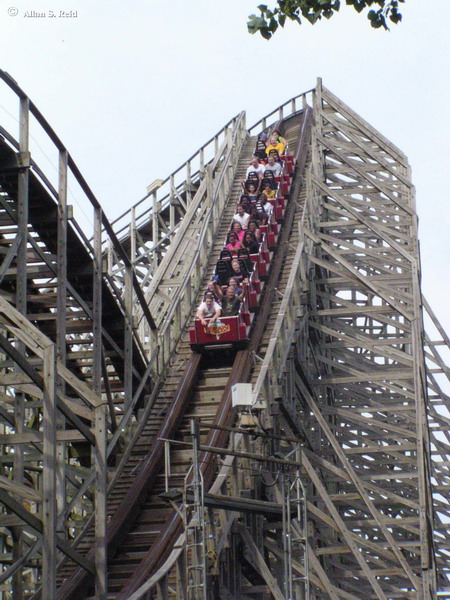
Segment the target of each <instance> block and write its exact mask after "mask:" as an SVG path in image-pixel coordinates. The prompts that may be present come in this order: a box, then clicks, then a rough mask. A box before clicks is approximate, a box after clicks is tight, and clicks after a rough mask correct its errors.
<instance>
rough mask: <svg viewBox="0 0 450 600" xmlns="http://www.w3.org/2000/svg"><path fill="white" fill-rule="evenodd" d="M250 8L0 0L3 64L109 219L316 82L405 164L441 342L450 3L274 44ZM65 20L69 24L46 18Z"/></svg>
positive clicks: (447, 254) (352, 18)
mask: <svg viewBox="0 0 450 600" xmlns="http://www.w3.org/2000/svg"><path fill="white" fill-rule="evenodd" d="M256 5H257V2H256V0H227V1H222V2H214V0H194V1H192V2H181V1H180V0H175V1H172V2H170V3H169V2H167V1H164V0H147V1H143V0H134V1H133V2H129V3H127V4H126V3H125V2H123V0H120V1H118V0H110V1H108V2H106V1H105V0H97V1H92V0H89V1H87V0H54V1H53V2H48V1H45V0H0V25H1V37H0V53H1V56H2V61H1V63H2V64H1V65H0V67H1V68H3V69H4V70H6V71H8V72H9V73H10V75H11V76H12V77H14V78H15V79H16V81H17V82H18V83H19V85H20V86H21V87H22V88H23V89H24V90H25V91H26V92H27V93H28V94H29V96H30V97H31V99H32V100H33V101H34V103H35V104H36V105H37V106H38V108H39V109H40V110H41V111H42V113H43V114H44V116H45V117H46V118H47V119H48V121H49V122H50V123H51V125H52V126H53V128H54V129H55V131H56V132H57V133H58V135H59V136H60V137H61V139H62V140H63V142H64V143H65V144H66V146H67V147H68V149H69V151H70V152H71V154H72V156H73V158H74V159H75V161H76V162H77V163H78V166H79V167H80V169H81V171H82V173H83V174H84V176H85V178H86V179H87V181H88V183H89V184H90V186H91V188H92V189H93V191H94V193H95V194H96V196H97V197H98V199H99V200H100V202H101V203H102V205H103V206H104V208H105V211H106V213H107V215H108V216H109V217H110V218H111V219H112V218H114V217H115V216H117V215H118V214H120V213H121V212H122V211H123V210H125V209H126V208H127V207H129V206H130V205H132V204H134V203H135V202H136V201H138V200H139V199H140V198H142V197H143V196H144V195H145V190H146V186H147V185H148V184H149V183H150V182H152V181H153V180H154V179H156V178H165V177H166V176H167V175H168V174H169V173H170V172H171V171H173V170H175V168H177V167H178V166H179V165H180V164H181V163H183V162H184V161H185V159H187V158H188V157H189V156H190V155H191V154H193V153H194V152H195V151H196V150H197V148H198V147H199V146H200V145H201V144H202V143H204V142H205V141H207V140H208V139H209V138H210V137H212V136H213V135H214V134H215V133H216V131H218V130H219V129H220V128H221V127H222V126H223V125H224V124H225V123H226V121H228V120H229V119H230V118H231V117H233V116H234V115H235V114H237V113H238V112H240V111H241V110H246V111H247V123H248V125H251V124H253V123H254V122H255V121H257V120H258V119H259V118H260V117H262V116H263V115H265V114H266V113H268V112H270V111H271V110H272V109H273V108H275V107H276V106H278V105H279V104H281V103H283V102H284V101H285V100H287V99H289V98H290V97H292V96H295V95H297V94H299V93H300V92H302V91H305V90H308V89H310V88H312V87H314V85H315V82H316V78H317V77H318V76H320V77H322V78H323V82H324V85H325V86H326V87H328V88H329V89H330V90H331V91H332V92H333V93H335V94H336V95H337V96H339V98H341V99H342V100H343V101H344V102H346V103H347V104H348V105H350V107H352V108H353V109H354V110H355V111H356V112H358V113H359V114H360V115H361V116H363V117H364V118H365V119H366V120H367V121H369V123H371V124H372V125H373V126H374V127H376V128H377V129H378V130H379V131H381V132H382V133H383V134H384V135H385V136H386V137H388V138H389V139H390V140H391V141H392V142H394V143H395V144H396V145H397V146H399V147H400V148H401V149H402V150H403V151H404V152H405V153H406V154H407V156H408V158H409V161H410V163H411V165H412V174H413V175H412V176H413V182H414V183H415V185H416V187H417V210H418V213H419V218H420V239H421V251H422V263H423V264H422V267H423V269H422V270H423V289H424V292H425V294H426V296H427V297H428V298H429V300H430V302H431V303H432V306H433V307H434V309H435V311H436V312H437V313H438V315H439V318H440V319H441V320H442V322H443V323H445V324H446V328H447V331H449V330H450V317H449V312H450V311H448V303H449V294H450V284H449V281H448V279H449V267H448V265H449V259H450V242H449V238H450V233H449V232H450V210H449V207H448V202H449V198H448V188H447V181H446V180H447V174H448V172H449V156H450V151H449V150H450V116H449V100H450V98H449V89H450V68H449V67H450V65H449V63H450V48H449V45H450V43H449V35H448V23H449V22H450V2H449V1H448V0H433V2H430V1H429V0H406V3H405V4H404V5H403V7H402V8H403V15H404V20H403V23H402V24H400V25H398V26H393V27H392V29H391V31H390V32H383V31H381V30H378V31H374V30H372V29H371V28H370V26H369V24H368V22H367V20H366V18H365V17H363V16H360V15H356V14H355V13H354V11H353V10H352V9H350V8H347V7H345V6H344V7H343V8H342V11H341V14H339V15H338V16H335V17H333V18H332V19H331V20H330V21H326V22H322V23H319V24H317V25H316V26H314V27H312V26H310V25H309V24H307V23H306V24H305V25H303V26H302V27H298V26H296V25H295V24H289V25H287V26H286V28H285V29H284V30H282V31H280V32H279V33H277V34H276V35H275V38H274V39H273V40H272V41H269V42H268V41H265V40H263V39H262V38H261V37H260V36H250V35H249V34H248V33H247V28H246V20H247V16H248V15H249V14H250V13H252V12H254V11H255V9H256ZM269 5H270V3H269ZM11 9H13V10H11ZM15 9H16V10H15ZM60 10H64V11H66V13H68V14H70V11H76V16H72V17H70V16H68V17H59V16H57V17H55V18H51V17H49V16H48V15H49V11H53V12H54V13H55V14H57V15H59V11H60ZM31 11H35V12H37V13H46V14H47V16H46V17H41V18H38V17H32V16H30V17H26V16H25V12H28V13H30V12H31ZM425 11H426V12H425ZM15 12H17V13H18V14H17V15H16V16H10V14H11V13H12V14H14V13H15ZM2 89H3V88H2ZM3 109H6V110H8V111H9V112H11V110H10V106H9V104H8V100H7V99H6V98H2V97H1V96H0V124H2V125H3V124H4V123H6V122H7V121H8V119H9V116H8V115H7V113H6V112H5V110H3ZM51 160H52V159H51ZM46 168H47V167H45V165H44V170H45V169H46ZM86 210H87V209H86ZM79 211H80V208H79V207H77V206H75V215H77V214H79Z"/></svg>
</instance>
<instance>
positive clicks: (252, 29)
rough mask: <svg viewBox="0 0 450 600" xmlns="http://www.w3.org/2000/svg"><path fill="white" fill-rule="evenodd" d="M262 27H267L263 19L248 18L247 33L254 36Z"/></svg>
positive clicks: (253, 16)
mask: <svg viewBox="0 0 450 600" xmlns="http://www.w3.org/2000/svg"><path fill="white" fill-rule="evenodd" d="M264 27H267V21H266V20H265V19H264V18H263V17H257V16H256V15H250V16H249V21H248V22H247V29H248V31H249V33H251V34H254V33H256V32H257V31H260V30H261V29H262V28H264Z"/></svg>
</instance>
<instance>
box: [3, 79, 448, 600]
mask: <svg viewBox="0 0 450 600" xmlns="http://www.w3.org/2000/svg"><path fill="white" fill-rule="evenodd" d="M0 75H1V79H2V83H3V84H5V89H6V90H7V93H8V94H10V95H11V97H12V98H13V100H14V101H17V102H18V106H19V111H18V115H19V119H18V120H19V128H18V133H17V134H16V133H15V132H13V131H10V130H9V129H7V128H6V127H5V128H1V129H0V134H1V139H0V215H1V218H0V250H1V254H2V256H3V260H2V263H1V264H0V323H1V332H0V351H1V364H0V385H1V386H2V388H1V394H0V428H1V429H0V444H1V453H0V463H1V473H0V563H1V567H2V571H1V573H0V600H9V599H10V598H13V597H14V599H15V600H23V599H26V598H33V599H35V598H36V599H37V598H38V597H40V598H42V599H43V600H47V599H53V598H58V600H69V599H77V600H81V598H93V597H95V598H97V599H98V600H111V599H112V598H114V599H115V600H139V599H141V598H142V599H144V598H145V599H149V598H156V597H157V598H158V600H168V599H169V598H170V599H174V598H177V599H182V600H194V599H195V600H197V599H200V598H202V599H203V600H211V599H212V598H214V599H215V600H217V599H219V600H231V599H236V600H237V599H239V600H248V599H250V598H261V599H262V600H268V599H269V598H275V599H276V600H287V599H288V598H290V599H292V598H295V600H310V599H311V600H312V599H314V600H322V599H323V600H325V599H332V600H340V599H343V600H363V599H364V600H365V599H368V598H370V599H372V598H373V599H376V600H391V599H397V598H398V599H407V600H409V599H413V600H431V599H434V598H437V597H439V598H447V597H450V592H449V590H450V584H449V565H450V561H449V558H450V540H449V530H448V527H449V523H450V514H449V502H448V491H449V483H450V482H449V465H450V458H449V457H450V437H449V433H448V424H449V423H450V413H449V396H448V395H447V393H446V389H447V388H446V386H448V376H449V368H448V366H446V354H445V352H448V351H449V349H450V343H449V342H450V341H449V338H448V336H447V335H446V333H445V331H444V330H443V328H442V327H441V326H440V324H439V322H438V320H437V318H436V316H435V315H434V313H433V312H432V310H431V308H430V306H429V305H428V303H427V302H426V301H425V299H424V298H423V296H422V294H421V289H420V257H419V246H418V236H417V215H416V212H415V202H414V188H413V185H412V183H411V174H410V168H409V165H408V162H407V158H406V157H405V155H404V154H403V153H402V152H401V151H400V150H399V149H398V148H396V147H395V146H394V145H393V144H392V143H391V142H389V141H388V140H387V139H386V138H385V137H384V136H383V135H381V134H380V133H379V132H377V131H376V130H375V129H374V128H372V127H371V126H370V125H369V124H368V123H367V122H365V121H364V120H363V119H362V118H361V117H359V116H358V115H356V114H355V113H354V112H353V111H352V110H351V109H350V108H349V107H347V106H346V105H345V104H344V103H342V102H341V101H340V100H339V99H338V98H336V97H335V96H334V95H333V94H332V93H331V92H330V91H329V90H327V89H325V88H324V87H323V86H322V84H321V82H320V81H319V82H318V85H317V87H316V88H315V89H314V90H310V91H309V92H306V93H304V94H301V95H300V96H298V97H296V98H293V99H290V100H289V101H288V102H287V103H286V104H284V105H282V106H281V107H279V108H277V109H276V110H275V111H274V112H273V113H271V114H270V115H268V116H267V117H264V118H263V119H262V120H261V121H259V122H258V123H256V124H255V125H254V126H253V127H252V128H251V129H249V130H247V129H246V127H245V114H244V113H241V114H240V115H238V116H237V117H236V118H234V119H232V120H231V121H230V122H229V123H227V125H226V126H225V127H224V128H223V129H222V130H221V131H220V132H219V133H218V134H217V135H216V136H214V137H213V138H212V139H211V140H210V141H209V142H208V143H207V144H205V145H204V146H203V147H202V148H201V149H200V150H199V151H198V152H197V153H196V154H194V155H193V156H192V157H191V158H190V159H189V160H188V161H187V162H186V163H185V164H184V165H182V167H180V168H179V169H177V171H175V172H174V173H173V174H172V175H170V176H169V177H168V178H167V179H166V180H164V181H161V182H158V184H157V185H156V186H154V187H153V188H151V189H150V191H149V192H148V194H147V195H146V196H145V197H144V199H143V200H141V201H140V202H138V203H137V204H136V206H134V207H132V208H131V209H130V211H129V212H127V213H124V215H122V216H121V217H120V218H119V219H118V220H117V221H116V222H115V223H112V224H111V223H110V222H109V221H108V219H107V218H106V216H105V214H104V213H103V211H102V208H101V205H100V203H99V202H98V200H97V199H96V198H95V196H94V195H93V193H92V191H91V190H90V188H89V187H88V185H87V183H86V182H85V180H84V179H83V177H82V175H81V173H80V172H79V170H78V169H77V167H76V165H75V163H74V162H73V160H72V158H71V156H70V154H69V152H68V151H67V149H66V148H65V147H64V145H63V143H62V142H61V141H60V140H59V138H58V137H57V136H56V134H55V132H54V131H53V130H52V129H51V127H50V125H49V124H48V123H47V122H46V121H45V119H44V117H43V116H42V115H41V114H40V113H39V111H38V110H37V108H36V106H35V105H34V104H33V103H32V102H31V101H30V99H29V98H28V97H27V96H26V94H25V93H24V92H23V91H22V90H21V89H20V88H19V87H18V86H17V84H16V83H15V82H14V81H13V80H12V79H11V78H10V77H9V76H8V75H7V74H6V73H4V72H0ZM273 125H277V127H279V128H281V129H282V131H283V135H284V136H285V137H286V138H287V140H288V143H289V148H290V151H291V152H292V154H293V155H294V157H295V159H296V164H297V169H296V172H295V174H294V175H293V177H292V181H291V188H290V195H289V199H288V202H287V205H286V210H285V214H284V219H283V222H280V224H279V225H280V228H281V230H280V235H279V238H278V243H277V247H276V248H274V252H273V255H272V257H271V268H270V271H269V275H268V278H267V281H266V283H265V287H264V293H263V296H262V300H261V306H260V309H259V312H258V317H257V319H256V320H255V326H254V327H253V329H252V333H251V336H250V342H249V347H248V348H247V349H246V350H243V351H240V352H238V353H237V354H236V355H235V356H233V357H232V358H228V359H226V360H225V359H224V360H225V362H226V364H223V365H218V363H216V362H214V361H212V362H210V363H208V361H205V360H204V359H203V360H202V359H201V358H200V356H199V355H196V354H192V353H191V350H190V348H189V344H188V342H187V338H186V327H187V325H188V324H189V322H190V319H191V316H192V311H193V308H194V307H195V306H196V304H197V301H198V297H199V293H201V291H202V289H203V286H204V285H205V282H206V280H207V278H208V277H210V275H211V272H212V269H213V267H214V263H215V260H216V259H217V256H218V253H219V251H220V249H221V244H222V239H223V237H224V235H225V232H226V231H227V228H228V223H229V219H230V218H231V215H232V214H233V212H234V209H235V205H236V201H237V199H238V198H239V194H240V182H241V179H242V176H243V174H244V172H245V169H246V166H247V164H248V161H249V159H250V157H251V155H252V152H253V148H254V143H255V135H256V134H257V133H259V132H260V131H261V130H267V129H268V128H269V127H271V126H273ZM36 130H39V132H40V134H39V135H41V136H45V138H46V139H47V141H48V143H49V144H50V145H51V147H52V149H53V152H54V153H55V156H56V160H57V164H58V169H57V176H56V180H55V181H53V180H52V176H51V175H50V174H46V173H45V172H43V171H42V170H41V169H40V168H39V166H38V165H37V164H36V163H35V160H34V150H33V147H32V143H33V142H32V140H34V137H33V133H34V134H35V135H36ZM30 132H31V135H30ZM39 139H40V140H41V139H42V138H39ZM73 188H76V189H77V190H78V192H79V194H81V195H82V196H83V197H84V199H85V201H86V202H87V203H88V205H90V206H91V208H92V220H93V228H92V232H90V233H91V234H92V235H86V233H85V232H83V231H82V230H81V228H80V227H79V226H78V224H77V221H76V220H75V219H74V218H73V213H72V208H71V206H70V205H69V203H68V195H69V190H71V189H73ZM227 361H228V362H227ZM236 382H251V383H252V385H253V388H252V389H253V400H254V405H253V412H252V416H253V417H255V419H256V420H254V426H252V432H251V435H249V434H248V432H246V431H245V430H242V429H241V428H240V427H239V424H240V423H242V422H243V421H238V417H237V416H236V414H235V413H234V412H233V411H231V409H230V402H231V388H232V385H233V384H234V383H236ZM192 416H195V417H197V418H198V425H199V433H198V437H197V438H194V439H191V436H190V433H189V432H190V427H191V422H190V419H191V417H192ZM194 429H195V428H194ZM192 446H194V454H193V450H192ZM192 459H194V464H195V465H197V467H196V479H195V478H194V479H192V475H189V473H191V471H189V467H190V464H191V462H192ZM196 459H199V460H198V461H196ZM163 465H164V468H163ZM189 478H190V479H189ZM183 485H184V486H185V488H184V490H183V489H182V488H183ZM164 490H165V494H162V495H163V496H164V497H165V499H164V501H163V500H162V499H161V492H162V491H164ZM192 490H194V491H192ZM199 490H201V493H200V495H199ZM194 492H195V494H197V495H196V499H195V502H194V500H192V495H193V494H194ZM195 494H194V495H195ZM292 506H296V507H297V512H295V511H294V510H293V509H292ZM193 507H194V508H193ZM200 513H201V514H202V516H203V517H202V520H201V522H199V521H198V519H197V521H196V519H195V515H196V514H200ZM183 519H184V521H183ZM200 534H201V536H203V537H201V539H202V540H204V543H203V544H202V548H201V549H200V550H199V548H198V547H196V546H195V544H194V543H193V542H192V540H193V539H197V537H196V536H198V535H200ZM205 540H207V541H205ZM194 563H195V564H194ZM197 564H198V565H200V566H199V567H198V570H197V571H196V573H197V575H196V579H195V581H196V583H195V584H193V583H192V581H191V580H190V579H189V573H192V571H193V568H194V567H195V568H196V569H197V566H196V565H197ZM199 573H201V576H200V575H199ZM186 574H187V575H186Z"/></svg>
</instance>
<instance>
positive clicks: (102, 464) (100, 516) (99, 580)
mask: <svg viewBox="0 0 450 600" xmlns="http://www.w3.org/2000/svg"><path fill="white" fill-rule="evenodd" d="M101 236H102V210H101V208H98V209H95V212H94V269H93V282H92V283H93V307H92V331H93V357H92V386H93V389H94V392H95V393H96V394H97V395H98V396H101V394H102V281H103V278H102V237H101ZM106 442H107V430H106V404H101V405H100V406H97V407H96V408H95V444H96V445H95V449H93V457H94V461H95V478H96V479H95V481H96V485H95V538H96V552H95V567H96V569H95V570H96V578H95V593H96V600H106V595H107V546H106V517H107V512H106V511H107V507H106V489H107V474H106Z"/></svg>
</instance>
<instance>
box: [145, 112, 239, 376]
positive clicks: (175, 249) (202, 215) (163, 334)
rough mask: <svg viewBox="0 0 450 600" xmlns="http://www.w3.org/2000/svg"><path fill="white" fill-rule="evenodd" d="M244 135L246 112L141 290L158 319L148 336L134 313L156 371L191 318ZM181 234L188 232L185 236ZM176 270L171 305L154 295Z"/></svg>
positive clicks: (211, 167) (165, 360)
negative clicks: (154, 352) (151, 347)
mask: <svg viewBox="0 0 450 600" xmlns="http://www.w3.org/2000/svg"><path fill="white" fill-rule="evenodd" d="M245 137H246V129H245V113H241V114H240V116H239V119H238V120H237V122H236V123H235V125H234V131H233V134H232V135H231V132H229V134H228V135H227V138H226V139H225V140H224V142H223V144H222V147H221V149H220V151H219V152H218V153H217V155H216V157H215V158H214V160H213V161H212V162H211V164H210V165H208V166H207V167H206V175H205V178H204V179H203V181H202V183H201V185H200V187H199V189H198V190H197V193H196V195H195V196H194V198H193V199H192V200H191V204H190V206H189V207H188V211H187V213H186V215H185V217H184V219H183V222H182V223H181V225H180V227H179V228H178V230H177V232H176V233H175V236H174V239H173V240H172V243H171V245H170V247H169V249H168V251H167V253H166V255H165V256H164V258H163V260H162V262H161V264H160V265H159V267H158V269H157V271H156V273H155V274H154V277H153V279H152V281H151V283H150V285H149V288H148V290H147V291H146V294H145V296H146V299H147V301H148V302H149V305H150V307H151V308H152V312H154V314H157V315H158V321H157V324H158V325H159V330H158V332H157V334H156V336H153V337H152V336H151V335H150V332H149V331H148V330H147V329H146V324H145V322H144V323H142V321H141V319H140V315H139V312H137V313H136V316H137V319H138V320H139V321H140V336H141V339H143V340H146V339H151V340H152V343H153V344H155V347H158V348H159V350H160V359H159V361H158V362H159V367H158V368H164V365H165V364H166V362H167V360H168V358H169V357H170V355H171V353H172V351H173V350H174V348H175V345H176V343H177V342H178V339H179V336H180V335H181V332H182V331H183V329H184V327H185V325H186V322H187V320H188V319H189V317H190V314H191V305H192V299H193V294H196V293H197V290H198V289H199V286H200V284H201V281H202V279H203V272H204V269H205V268H206V264H207V257H208V255H209V251H210V247H211V245H212V240H213V238H214V234H215V231H216V229H217V226H218V223H219V219H220V215H221V213H222V210H223V207H224V205H225V201H226V198H227V196H228V194H229V190H230V189H231V185H232V181H233V179H234V174H235V169H236V166H237V159H238V156H239V153H240V150H241V147H242V144H243V141H244V139H245ZM186 232H190V233H189V236H188V235H186ZM188 251H189V252H188ZM187 254H188V255H187ZM174 257H178V258H176V259H175V258H174ZM175 270H177V280H178V283H176V284H175V283H174V284H173V285H172V283H171V286H172V292H171V294H170V301H166V302H165V301H163V300H161V299H160V298H159V297H158V296H157V291H158V287H159V286H160V285H161V283H162V282H163V281H164V280H166V281H170V282H172V277H171V275H172V273H173V272H174V271H175Z"/></svg>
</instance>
